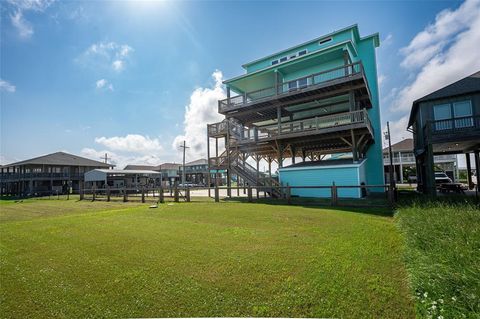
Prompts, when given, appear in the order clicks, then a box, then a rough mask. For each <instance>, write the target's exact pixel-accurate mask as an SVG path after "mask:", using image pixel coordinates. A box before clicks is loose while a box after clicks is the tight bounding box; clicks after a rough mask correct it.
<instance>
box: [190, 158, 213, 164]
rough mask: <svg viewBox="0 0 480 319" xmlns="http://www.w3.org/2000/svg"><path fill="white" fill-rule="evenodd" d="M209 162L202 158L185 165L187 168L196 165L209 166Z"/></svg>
mask: <svg viewBox="0 0 480 319" xmlns="http://www.w3.org/2000/svg"><path fill="white" fill-rule="evenodd" d="M207 163H208V162H207V160H206V159H205V158H200V159H198V160H196V161H191V162H188V163H185V166H194V165H207Z"/></svg>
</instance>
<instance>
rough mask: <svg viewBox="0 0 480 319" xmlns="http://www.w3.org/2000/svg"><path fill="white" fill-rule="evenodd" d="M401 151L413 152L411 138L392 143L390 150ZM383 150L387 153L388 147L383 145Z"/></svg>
mask: <svg viewBox="0 0 480 319" xmlns="http://www.w3.org/2000/svg"><path fill="white" fill-rule="evenodd" d="M403 151H411V152H413V138H406V139H404V140H402V141H400V142H398V143H395V144H393V145H392V152H403ZM383 152H384V153H388V147H385V148H384V149H383Z"/></svg>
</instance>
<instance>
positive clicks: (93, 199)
mask: <svg viewBox="0 0 480 319" xmlns="http://www.w3.org/2000/svg"><path fill="white" fill-rule="evenodd" d="M95 190H96V189H95V187H92V202H94V201H95V197H96V196H95V195H96V194H95Z"/></svg>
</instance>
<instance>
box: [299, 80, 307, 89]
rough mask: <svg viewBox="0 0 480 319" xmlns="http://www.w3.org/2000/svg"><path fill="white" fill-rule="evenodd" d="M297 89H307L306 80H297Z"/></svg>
mask: <svg viewBox="0 0 480 319" xmlns="http://www.w3.org/2000/svg"><path fill="white" fill-rule="evenodd" d="M298 87H299V88H304V87H307V78H303V79H299V80H298Z"/></svg>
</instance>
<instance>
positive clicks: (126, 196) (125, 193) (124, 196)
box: [123, 186, 128, 203]
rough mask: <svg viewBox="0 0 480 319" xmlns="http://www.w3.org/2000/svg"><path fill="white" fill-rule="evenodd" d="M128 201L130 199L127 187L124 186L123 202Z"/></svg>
mask: <svg viewBox="0 0 480 319" xmlns="http://www.w3.org/2000/svg"><path fill="white" fill-rule="evenodd" d="M127 201H128V195H127V187H126V186H125V187H124V188H123V202H124V203H126V202H127Z"/></svg>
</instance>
